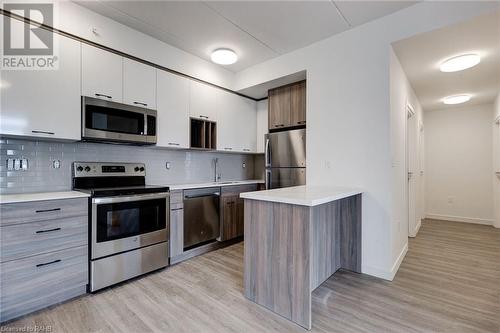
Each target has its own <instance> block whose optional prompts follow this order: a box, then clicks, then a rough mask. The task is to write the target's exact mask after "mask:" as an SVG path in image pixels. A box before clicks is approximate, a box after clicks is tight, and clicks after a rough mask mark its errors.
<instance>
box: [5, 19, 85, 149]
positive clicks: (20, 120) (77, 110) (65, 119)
mask: <svg viewBox="0 0 500 333" xmlns="http://www.w3.org/2000/svg"><path fill="white" fill-rule="evenodd" d="M4 19H7V18H6V17H5V18H4ZM17 22H19V21H17ZM54 38H57V39H58V41H57V43H58V44H59V54H58V58H59V68H58V69H57V70H5V71H2V72H1V79H2V88H1V90H0V93H1V96H0V100H1V106H0V110H1V113H2V115H1V117H2V119H1V121H0V133H1V134H3V135H22V136H30V137H42V138H57V139H67V140H80V139H81V97H80V93H81V89H80V82H81V81H80V66H81V64H80V54H81V53H80V47H81V44H80V42H77V41H75V40H73V39H69V38H66V37H63V36H60V35H57V34H54Z"/></svg>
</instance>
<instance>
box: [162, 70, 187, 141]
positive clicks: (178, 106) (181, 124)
mask: <svg viewBox="0 0 500 333" xmlns="http://www.w3.org/2000/svg"><path fill="white" fill-rule="evenodd" d="M157 74H158V78H157V81H158V84H157V92H158V93H157V95H158V96H157V111H158V133H157V142H156V145H157V146H160V147H169V148H189V115H188V111H189V80H188V79H186V78H184V77H181V76H178V75H174V74H170V73H167V72H164V71H158V73H157Z"/></svg>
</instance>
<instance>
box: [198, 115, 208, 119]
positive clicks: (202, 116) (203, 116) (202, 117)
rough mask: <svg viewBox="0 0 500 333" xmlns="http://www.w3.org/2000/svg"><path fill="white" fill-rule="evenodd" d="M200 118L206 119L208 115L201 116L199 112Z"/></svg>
mask: <svg viewBox="0 0 500 333" xmlns="http://www.w3.org/2000/svg"><path fill="white" fill-rule="evenodd" d="M200 118H205V119H208V117H207V116H203V115H201V114H200Z"/></svg>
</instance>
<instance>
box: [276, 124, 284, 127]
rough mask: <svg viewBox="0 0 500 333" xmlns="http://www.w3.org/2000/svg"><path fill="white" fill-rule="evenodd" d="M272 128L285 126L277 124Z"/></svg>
mask: <svg viewBox="0 0 500 333" xmlns="http://www.w3.org/2000/svg"><path fill="white" fill-rule="evenodd" d="M274 127H285V124H277V125H274Z"/></svg>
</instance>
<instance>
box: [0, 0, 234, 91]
mask: <svg viewBox="0 0 500 333" xmlns="http://www.w3.org/2000/svg"><path fill="white" fill-rule="evenodd" d="M13 1H17V0H13ZM13 1H10V2H13ZM22 2H26V1H24V0H23V1H22ZM35 2H36V1H35ZM43 2H53V3H55V4H56V5H55V7H54V11H55V23H54V25H55V28H58V29H60V30H63V31H65V32H69V33H71V34H74V35H76V36H79V37H81V38H85V39H88V40H90V41H93V42H95V43H99V44H102V45H105V46H108V47H111V48H113V49H116V50H118V51H122V52H125V53H128V54H130V55H133V56H136V57H138V58H142V59H144V60H147V61H151V62H153V63H155V64H158V65H161V66H164V67H168V68H170V69H173V70H176V71H179V72H181V73H184V74H187V75H190V76H194V77H196V78H199V79H202V80H205V81H208V82H211V83H214V84H217V85H220V86H223V87H226V88H229V89H232V88H233V83H234V73H233V72H231V71H229V70H227V69H225V68H223V67H222V66H219V65H216V64H213V63H211V62H209V61H206V60H204V59H201V58H199V57H197V56H195V55H192V54H190V53H187V52H185V51H183V50H180V49H178V48H176V47H173V46H171V45H169V44H166V43H164V42H161V41H159V40H157V39H154V38H153V37H150V36H148V35H146V34H143V33H141V32H139V31H137V30H134V29H131V28H129V27H127V26H125V25H123V24H120V23H118V22H116V21H113V20H111V19H109V18H107V17H104V16H102V15H99V14H97V13H94V12H92V11H90V10H88V9H87V8H84V7H81V6H79V5H77V4H75V3H73V2H70V1H66V0H47V1H43ZM93 28H96V29H97V32H98V34H94V33H93V32H92V29H93Z"/></svg>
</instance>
